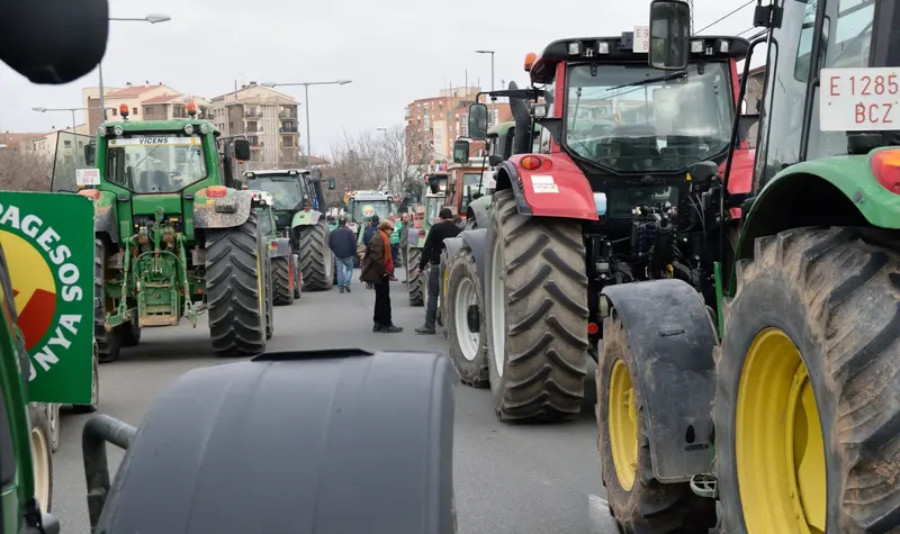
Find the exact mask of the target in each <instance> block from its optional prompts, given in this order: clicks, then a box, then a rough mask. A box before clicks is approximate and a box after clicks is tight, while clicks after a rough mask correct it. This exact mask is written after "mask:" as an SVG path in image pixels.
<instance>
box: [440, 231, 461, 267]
mask: <svg viewBox="0 0 900 534" xmlns="http://www.w3.org/2000/svg"><path fill="white" fill-rule="evenodd" d="M462 247H463V240H462V237H459V236H457V237H448V238H447V239H444V249H445V250H446V251H447V259H448V260H449V261H451V262H452V261H453V260H454V259H455V258H456V256H457V254H459V251H460V250H462ZM447 267H450V266H449V265H447Z"/></svg>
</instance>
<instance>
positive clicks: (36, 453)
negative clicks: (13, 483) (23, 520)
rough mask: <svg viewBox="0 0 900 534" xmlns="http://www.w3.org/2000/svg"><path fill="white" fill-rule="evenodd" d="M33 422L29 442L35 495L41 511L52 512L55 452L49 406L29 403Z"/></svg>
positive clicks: (30, 416) (29, 414)
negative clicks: (51, 435)
mask: <svg viewBox="0 0 900 534" xmlns="http://www.w3.org/2000/svg"><path fill="white" fill-rule="evenodd" d="M28 419H29V421H30V422H31V430H30V432H29V443H30V444H31V462H32V467H33V469H34V496H35V497H36V498H37V500H38V502H40V504H41V511H43V512H50V511H51V510H52V507H53V453H52V452H51V450H50V422H49V420H48V419H47V407H46V406H45V405H44V404H40V403H36V402H33V403H30V404H29V405H28Z"/></svg>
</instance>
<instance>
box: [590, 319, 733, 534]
mask: <svg viewBox="0 0 900 534" xmlns="http://www.w3.org/2000/svg"><path fill="white" fill-rule="evenodd" d="M634 369H635V360H634V355H633V354H632V351H631V349H630V348H629V346H628V341H627V338H626V335H625V330H624V327H623V325H622V322H621V320H620V319H619V318H618V317H616V315H615V314H613V315H612V316H611V317H609V318H607V319H605V320H604V323H603V348H602V350H601V352H600V357H599V361H598V362H597V427H598V440H599V442H598V448H599V449H600V458H601V461H602V464H603V485H604V486H606V495H607V501H608V502H609V508H610V513H611V514H612V515H613V517H614V518H615V521H616V525H617V527H618V529H619V532H621V533H623V534H675V533H678V534H707V532H708V531H709V529H710V528H712V527H713V526H715V522H716V512H715V503H714V501H712V500H710V499H701V498H700V497H697V496H695V495H694V494H693V493H692V492H691V490H690V487H689V485H688V483H686V482H685V483H676V484H663V483H661V482H659V481H658V480H656V479H655V478H654V476H653V465H652V463H651V461H652V460H651V458H650V439H649V437H648V435H647V423H646V421H645V419H644V417H645V414H644V411H643V404H642V399H643V395H644V393H645V392H642V391H641V390H640V384H639V382H638V381H637V380H636V379H635V376H636V375H635V370H634Z"/></svg>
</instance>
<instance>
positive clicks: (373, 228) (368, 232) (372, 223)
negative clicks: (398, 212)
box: [363, 215, 379, 245]
mask: <svg viewBox="0 0 900 534" xmlns="http://www.w3.org/2000/svg"><path fill="white" fill-rule="evenodd" d="M378 224H379V223H378V215H372V218H371V219H369V224H368V226H366V229H365V231H364V232H363V244H365V245H368V244H369V240H370V239H372V236H373V235H375V232H377V231H378Z"/></svg>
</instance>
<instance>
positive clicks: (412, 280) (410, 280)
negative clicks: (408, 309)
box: [406, 247, 428, 306]
mask: <svg viewBox="0 0 900 534" xmlns="http://www.w3.org/2000/svg"><path fill="white" fill-rule="evenodd" d="M421 259H422V249H420V248H416V247H407V249H406V290H407V291H408V292H409V305H410V306H424V305H425V293H426V289H425V288H426V286H427V282H428V277H427V275H426V273H425V270H424V269H419V261H420V260H421Z"/></svg>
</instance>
